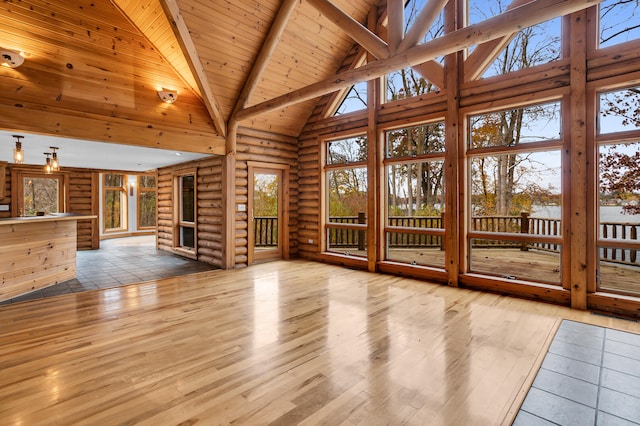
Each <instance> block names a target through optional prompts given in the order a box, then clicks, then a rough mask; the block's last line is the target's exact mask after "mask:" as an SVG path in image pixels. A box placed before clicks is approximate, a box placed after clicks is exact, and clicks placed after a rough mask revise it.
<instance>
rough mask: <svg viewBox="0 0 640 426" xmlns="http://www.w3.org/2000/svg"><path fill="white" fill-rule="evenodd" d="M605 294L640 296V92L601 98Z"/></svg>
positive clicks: (601, 279) (601, 284)
mask: <svg viewBox="0 0 640 426" xmlns="http://www.w3.org/2000/svg"><path fill="white" fill-rule="evenodd" d="M598 99H599V102H598V110H599V111H598V117H599V126H598V134H597V136H596V138H597V139H596V141H597V149H598V174H597V179H598V181H597V188H598V209H597V217H598V221H597V223H598V234H597V246H598V252H597V256H598V270H597V280H596V282H597V284H598V289H599V290H606V291H611V292H616V293H622V294H633V295H636V296H637V295H638V294H640V284H639V283H640V243H639V242H640V239H639V237H638V234H639V233H640V110H638V102H640V90H639V88H638V87H630V88H627V89H623V90H617V91H607V92H602V93H599V94H598Z"/></svg>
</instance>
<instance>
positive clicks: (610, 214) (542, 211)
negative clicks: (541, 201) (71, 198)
mask: <svg viewBox="0 0 640 426" xmlns="http://www.w3.org/2000/svg"><path fill="white" fill-rule="evenodd" d="M531 217H543V218H549V219H560V206H535V205H534V206H531ZM600 222H601V223H602V222H608V223H636V224H640V214H622V207H620V206H601V207H600Z"/></svg>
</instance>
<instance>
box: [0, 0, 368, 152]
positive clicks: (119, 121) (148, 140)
mask: <svg viewBox="0 0 640 426" xmlns="http://www.w3.org/2000/svg"><path fill="white" fill-rule="evenodd" d="M286 3H290V6H291V13H290V14H288V15H287V16H286V18H287V20H286V21H285V22H286V27H284V28H283V31H282V32H281V34H280V35H279V38H278V40H277V42H276V43H274V45H273V46H274V48H273V51H272V52H271V55H270V57H269V58H268V60H267V62H266V63H265V65H264V71H263V72H262V73H260V74H259V78H258V80H257V81H256V84H255V87H252V89H253V90H251V91H250V92H249V91H245V93H250V97H249V98H248V100H247V102H246V104H248V105H252V104H257V103H261V102H264V101H266V100H268V99H271V98H275V97H277V96H281V95H283V94H286V93H288V92H290V91H292V90H296V89H300V88H302V87H305V86H307V85H308V84H310V83H312V82H314V81H320V80H323V79H326V78H329V77H331V76H332V75H335V73H336V71H337V70H338V68H339V67H340V64H341V63H342V61H343V60H344V58H345V57H346V56H347V55H348V53H349V51H350V49H352V47H353V44H354V42H353V40H352V39H351V38H350V37H349V36H348V35H347V34H346V33H344V32H343V31H339V30H337V27H336V26H335V24H333V23H332V22H330V21H329V20H328V19H327V18H325V17H324V16H323V15H322V14H321V13H320V12H318V11H317V10H316V9H315V8H314V7H312V6H311V5H310V4H309V3H308V2H307V1H306V0H304V1H301V0H295V1H289V0H285V1H281V0H266V1H265V0H261V1H254V0H240V1H221V0H210V1H209V0H70V1H64V2H59V1H54V2H52V1H45V0H16V1H11V0H9V1H4V2H3V3H2V6H0V49H12V50H15V51H20V52H24V53H25V55H26V61H25V63H24V65H23V66H21V67H20V68H16V69H10V68H5V67H2V69H0V88H1V89H2V92H1V93H0V128H2V129H6V130H16V131H25V132H34V133H43V134H53V135H61V136H67V137H73V138H80V139H91V140H100V141H107V142H118V143H126V144H134V145H141V146H152V147H159V148H169V149H181V150H187V151H194V152H202V153H213V154H221V153H223V152H224V145H225V140H224V136H225V135H226V127H227V123H228V121H229V119H230V117H231V115H232V113H233V111H234V108H235V107H236V104H238V103H239V102H238V98H239V97H240V95H241V94H242V93H243V88H244V87H245V85H246V84H247V79H248V78H249V77H250V73H251V70H252V68H253V67H254V64H255V62H256V60H257V59H258V58H259V54H260V51H261V49H262V48H263V46H265V45H266V44H265V40H266V39H267V37H269V35H270V29H271V27H272V25H273V22H274V20H275V19H276V16H277V14H278V12H279V10H280V8H281V6H282V5H283V4H286ZM374 3H375V0H340V1H335V5H336V6H338V7H339V8H341V9H342V10H343V11H344V12H345V13H347V14H349V15H350V16H352V17H353V18H354V19H355V20H357V21H359V22H364V21H365V20H366V16H367V14H368V11H369V9H370V8H371V7H372V4H374ZM160 87H164V88H171V89H176V90H178V93H179V100H178V101H177V102H176V103H174V104H164V103H162V102H161V101H160V99H159V98H158V96H157V94H156V90H157V88H160ZM313 104H314V100H311V101H307V102H302V103H299V104H295V105H291V106H286V107H283V108H279V109H276V110H273V111H269V112H266V113H263V114H260V115H258V116H254V117H251V118H250V119H247V120H245V121H244V122H241V123H240V125H241V126H245V127H251V128H254V129H257V130H264V131H270V132H274V133H279V134H283V135H288V136H297V135H298V134H299V133H300V131H301V129H302V127H303V126H304V124H305V122H306V120H307V118H308V117H309V114H310V112H311V110H312V108H313ZM242 106H244V104H243V105H240V107H242Z"/></svg>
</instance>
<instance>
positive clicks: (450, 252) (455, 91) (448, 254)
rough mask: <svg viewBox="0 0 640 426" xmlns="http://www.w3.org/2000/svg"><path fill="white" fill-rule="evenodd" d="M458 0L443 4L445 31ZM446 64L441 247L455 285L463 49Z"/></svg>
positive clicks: (454, 21) (455, 18) (460, 222)
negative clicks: (443, 231)
mask: <svg viewBox="0 0 640 426" xmlns="http://www.w3.org/2000/svg"><path fill="white" fill-rule="evenodd" d="M457 6H458V2H456V1H450V2H448V3H447V5H446V6H445V9H444V11H445V31H446V32H453V31H455V30H456V29H457V27H458V22H461V21H460V20H459V19H460V18H461V13H460V12H461V10H459V9H458V7H457ZM444 61H445V62H444V65H445V76H446V77H445V78H446V80H445V84H446V86H445V89H446V93H447V116H446V142H445V144H446V150H445V167H446V170H445V199H446V203H445V205H446V211H445V214H444V219H445V221H444V228H445V234H444V239H445V243H444V247H445V268H446V270H447V275H448V278H447V282H448V284H449V285H450V286H452V287H457V286H458V275H459V273H460V268H461V265H460V259H461V258H464V257H463V256H462V255H461V253H460V251H461V249H464V247H465V244H464V235H465V229H466V228H465V226H464V224H465V223H466V222H465V221H466V217H467V215H466V214H464V212H463V214H460V207H461V206H464V205H465V203H464V194H465V190H464V188H465V185H464V179H462V178H461V172H462V171H463V170H464V167H463V165H464V149H463V147H462V146H461V143H463V142H464V137H463V134H462V129H461V126H460V74H461V70H460V68H461V66H460V65H461V64H462V53H461V52H456V53H452V54H450V55H447V56H446V57H445V60H444Z"/></svg>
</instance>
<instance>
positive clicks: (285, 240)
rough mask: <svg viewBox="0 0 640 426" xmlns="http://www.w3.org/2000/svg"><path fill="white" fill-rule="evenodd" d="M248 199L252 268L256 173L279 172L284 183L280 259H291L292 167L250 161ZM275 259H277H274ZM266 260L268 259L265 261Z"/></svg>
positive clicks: (281, 186) (279, 205)
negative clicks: (290, 194)
mask: <svg viewBox="0 0 640 426" xmlns="http://www.w3.org/2000/svg"><path fill="white" fill-rule="evenodd" d="M247 166H248V176H247V177H248V179H247V180H248V184H247V187H248V197H247V224H248V229H247V231H248V232H247V234H248V235H247V265H248V266H250V265H252V264H253V262H254V260H255V256H254V254H255V253H254V252H255V246H254V244H255V235H254V223H253V214H252V211H253V195H254V194H253V191H254V183H253V182H254V174H255V173H256V171H267V172H269V171H272V172H279V173H280V175H281V177H282V181H281V182H280V186H279V187H280V189H279V193H280V195H281V197H278V198H279V200H278V248H279V252H280V258H282V259H284V260H288V259H289V172H290V167H289V165H287V164H280V163H263V162H256V161H248V162H247ZM274 259H275V257H274ZM265 260H266V259H265Z"/></svg>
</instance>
